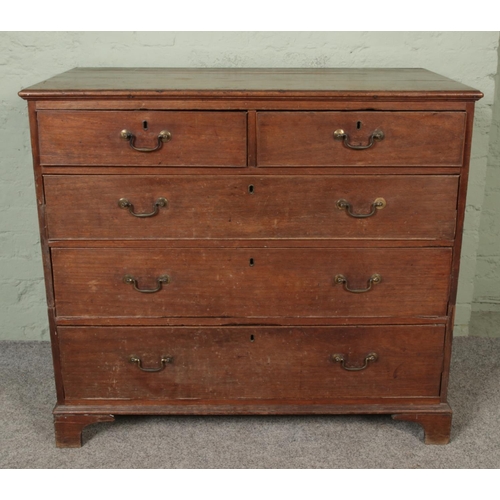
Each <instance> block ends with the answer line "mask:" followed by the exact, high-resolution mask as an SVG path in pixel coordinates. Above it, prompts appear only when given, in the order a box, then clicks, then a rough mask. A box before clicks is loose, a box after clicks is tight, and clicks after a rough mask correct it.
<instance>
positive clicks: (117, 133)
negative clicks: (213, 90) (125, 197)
mask: <svg viewBox="0 0 500 500" xmlns="http://www.w3.org/2000/svg"><path fill="white" fill-rule="evenodd" d="M38 124H39V136H40V163H41V164H42V165H85V166H93V165H95V166H101V165H104V166H108V165H118V166H129V165H130V166H200V165H201V166H205V167H215V166H224V167H231V166H238V167H243V166H246V164H247V160H246V155H247V146H246V129H247V127H246V113H243V112H208V111H207V112H191V111H179V112H175V111H116V112H115V111H40V112H38ZM146 129H147V130H146ZM122 130H128V131H129V132H131V133H132V134H133V136H134V138H133V139H132V140H130V139H126V138H123V137H122V136H121V132H122ZM162 131H167V132H169V133H170V140H168V141H167V142H163V141H161V140H159V138H158V137H159V134H160V133H161V132H162ZM131 144H133V145H134V146H135V147H137V148H149V149H154V148H156V147H158V146H160V147H159V149H158V150H156V151H154V152H144V151H136V150H134V149H132V147H131Z"/></svg>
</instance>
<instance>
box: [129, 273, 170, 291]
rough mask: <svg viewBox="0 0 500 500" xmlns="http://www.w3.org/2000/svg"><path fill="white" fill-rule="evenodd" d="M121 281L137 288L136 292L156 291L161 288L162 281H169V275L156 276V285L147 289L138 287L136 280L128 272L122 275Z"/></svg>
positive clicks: (166, 282)
mask: <svg viewBox="0 0 500 500" xmlns="http://www.w3.org/2000/svg"><path fill="white" fill-rule="evenodd" d="M123 282H124V283H129V284H131V285H133V287H134V290H137V291H138V292H141V293H156V292H159V291H160V290H161V288H162V286H163V283H165V284H168V283H170V277H169V276H166V275H165V276H160V277H158V278H156V282H157V283H158V286H157V287H156V288H154V289H152V290H147V289H146V290H144V289H141V288H138V286H137V280H136V279H135V278H134V277H133V276H131V275H130V274H127V275H125V276H124V277H123Z"/></svg>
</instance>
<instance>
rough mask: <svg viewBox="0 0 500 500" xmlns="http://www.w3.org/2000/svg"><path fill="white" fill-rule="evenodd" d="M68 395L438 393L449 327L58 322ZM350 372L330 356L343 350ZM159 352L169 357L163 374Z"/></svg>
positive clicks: (220, 396)
mask: <svg viewBox="0 0 500 500" xmlns="http://www.w3.org/2000/svg"><path fill="white" fill-rule="evenodd" d="M58 332H59V335H60V339H61V360H62V373H63V380H64V388H65V394H66V397H67V398H69V399H73V398H77V399H85V398H89V399H93V398H94V399H95V398H105V399H113V398H118V399H146V400H148V399H149V400H151V399H175V400H179V399H188V400H193V399H225V398H228V399H242V400H244V399H278V400H279V399H294V398H295V399H302V400H303V401H304V402H306V401H311V400H314V399H316V398H322V399H328V398H338V397H350V398H355V397H360V398H363V397H365V398H374V397H375V398H376V397H395V396H407V397H408V396H414V397H426V396H436V395H438V393H439V383H440V375H441V369H442V347H443V341H444V328H443V327H436V326H406V327H394V326H374V327H323V328H320V327H316V328H248V327H234V328H201V327H198V328H118V327H115V328H113V327H111V328H64V327H60V328H58ZM371 352H375V353H376V354H377V355H378V359H377V360H376V361H374V362H371V363H369V364H368V366H367V367H366V368H365V369H364V370H360V371H347V370H345V369H343V368H342V367H341V365H340V364H339V363H335V362H334V361H332V354H336V353H341V354H344V355H345V358H346V366H347V367H348V368H353V367H358V368H359V367H361V366H363V364H364V359H365V357H366V356H367V355H368V354H369V353H371ZM131 356H132V357H138V358H140V359H141V363H142V366H143V368H149V369H155V368H159V367H161V363H160V359H161V358H162V357H163V356H170V357H172V362H171V363H168V364H166V366H165V368H164V369H163V370H162V371H160V372H154V373H148V372H144V371H141V370H140V369H139V367H138V366H137V364H135V363H131V362H130V357H131Z"/></svg>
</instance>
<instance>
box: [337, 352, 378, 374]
mask: <svg viewBox="0 0 500 500" xmlns="http://www.w3.org/2000/svg"><path fill="white" fill-rule="evenodd" d="M377 359H378V354H377V353H376V352H371V353H370V354H368V355H367V356H366V357H365V363H364V365H363V366H346V365H345V356H344V355H343V354H332V360H333V361H334V362H335V363H340V366H341V367H342V368H343V369H344V370H347V371H350V372H359V371H360V370H364V369H365V368H366V367H367V366H368V363H369V362H370V361H377Z"/></svg>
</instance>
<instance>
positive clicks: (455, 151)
mask: <svg viewBox="0 0 500 500" xmlns="http://www.w3.org/2000/svg"><path fill="white" fill-rule="evenodd" d="M465 118H466V114H465V113H463V112H416V111H415V112H403V111H397V112H385V111H363V112H358V111H356V112H354V111H352V112H351V111H344V112H262V113H258V115H257V164H258V166H260V167H282V166H291V167H300V166H315V167H328V166H344V165H345V166H371V167H375V166H381V167H383V166H386V167H389V166H399V167H405V166H422V167H432V166H436V167H437V166H441V167H448V166H449V167H460V166H462V162H463V151H464V138H465ZM341 132H343V134H342V133H341ZM336 137H337V138H336ZM382 137H383V138H382ZM381 138H382V139H381ZM380 139H381V140H380ZM360 147H362V148H365V149H352V148H360Z"/></svg>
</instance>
